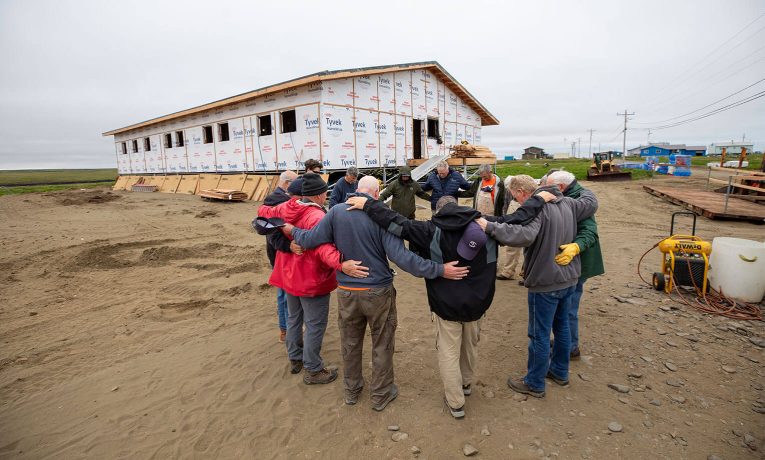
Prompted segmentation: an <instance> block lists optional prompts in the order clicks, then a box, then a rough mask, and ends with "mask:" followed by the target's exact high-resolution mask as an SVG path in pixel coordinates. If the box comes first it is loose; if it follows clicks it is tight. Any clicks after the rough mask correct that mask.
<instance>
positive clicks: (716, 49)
mask: <svg viewBox="0 0 765 460" xmlns="http://www.w3.org/2000/svg"><path fill="white" fill-rule="evenodd" d="M764 16H765V13H762V14H761V15H759V16H758V17H757V18H755V19H754V20H753V21H752V22H750V23H749V24H747V25H745V26H744V27H743V28H742V29H740V30H739V31H738V32H736V33H735V34H733V36H731V37H730V38H728V39H727V40H725V41H724V42H723V43H722V44H720V45H719V46H718V47H717V48H715V49H714V50H712V51H710V52H709V53H707V54H706V55H705V56H704V57H703V58H701V60H699V61H698V62H696V63H695V64H693V65H692V66H691V67H689V68H688V69H686V70H685V71H683V72H681V73H680V74H679V75H678V76H677V77H675V78H674V79H672V80H670V83H669V84H667V86H664V87H663V88H661V89H659V90H658V91H657V94H660V93H661V92H663V91H664V90H666V89H668V88H670V87H672V86H674V85H675V82H676V81H677V80H678V79H680V78H682V77H683V76H684V75H689V73H690V71H691V70H692V69H694V68H695V67H696V66H698V65H699V64H701V63H702V62H704V61H705V60H706V59H707V58H708V57H710V56H712V55H713V54H715V53H716V52H717V51H719V50H720V49H721V48H722V47H724V46H725V45H727V44H728V43H730V42H731V41H732V40H733V39H735V38H736V37H738V36H739V35H741V34H742V33H744V31H745V30H746V29H748V28H749V27H750V26H751V25H752V24H754V23H755V22H757V21H759V20H760V19H762V18H763V17H764ZM760 30H762V28H760V29H758V30H757V32H755V33H754V34H752V35H755V34H757V33H758V32H759V31H760ZM752 35H750V36H749V37H747V38H746V39H745V40H744V41H746V40H748V39H749V38H751V37H752ZM741 43H743V42H741ZM741 43H739V44H738V45H736V46H735V47H734V49H735V48H737V47H738V46H740V45H741ZM678 83H681V82H678Z"/></svg>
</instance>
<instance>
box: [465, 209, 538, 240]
mask: <svg viewBox="0 0 765 460" xmlns="http://www.w3.org/2000/svg"><path fill="white" fill-rule="evenodd" d="M477 222H478V225H480V226H481V228H483V229H484V231H485V232H486V234H487V235H489V236H491V237H492V238H494V239H495V240H497V241H498V242H499V243H500V244H502V245H504V246H513V247H522V248H525V247H528V246H531V244H532V243H533V242H534V240H535V239H536V238H537V235H538V234H539V229H540V228H541V227H542V223H541V218H540V217H539V216H537V217H536V218H535V219H534V220H532V221H531V222H530V223H529V224H527V225H511V224H501V223H497V222H489V221H487V220H486V219H483V218H481V219H478V220H477Z"/></svg>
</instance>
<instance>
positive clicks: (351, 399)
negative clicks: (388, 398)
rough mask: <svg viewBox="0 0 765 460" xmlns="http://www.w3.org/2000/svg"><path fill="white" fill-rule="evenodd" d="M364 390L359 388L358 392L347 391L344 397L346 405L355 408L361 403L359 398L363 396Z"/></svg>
mask: <svg viewBox="0 0 765 460" xmlns="http://www.w3.org/2000/svg"><path fill="white" fill-rule="evenodd" d="M362 389H363V388H359V389H358V390H357V391H348V390H345V395H344V396H343V401H345V404H347V405H349V406H353V405H355V404H356V403H357V402H359V396H360V395H361V390H362Z"/></svg>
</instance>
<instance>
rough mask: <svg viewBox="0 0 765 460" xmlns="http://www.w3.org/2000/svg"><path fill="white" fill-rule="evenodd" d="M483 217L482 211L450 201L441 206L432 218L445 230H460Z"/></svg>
mask: <svg viewBox="0 0 765 460" xmlns="http://www.w3.org/2000/svg"><path fill="white" fill-rule="evenodd" d="M479 217H481V213H480V212H478V211H476V210H475V209H473V208H469V207H467V206H460V205H458V204H456V203H449V204H447V205H445V206H444V207H443V208H441V210H440V211H438V213H436V214H435V215H434V216H433V218H432V219H431V220H432V221H433V223H434V224H435V225H437V226H438V227H440V228H442V229H444V230H459V229H462V228H465V227H467V225H468V224H469V223H470V222H472V221H474V220H476V219H478V218H479Z"/></svg>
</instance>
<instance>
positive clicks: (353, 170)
mask: <svg viewBox="0 0 765 460" xmlns="http://www.w3.org/2000/svg"><path fill="white" fill-rule="evenodd" d="M345 175H346V176H351V177H359V168H357V167H355V166H351V167H349V168H348V169H346V170H345Z"/></svg>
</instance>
